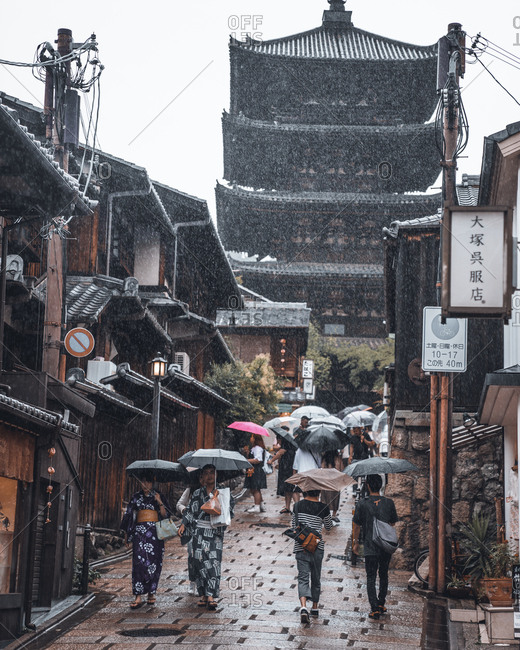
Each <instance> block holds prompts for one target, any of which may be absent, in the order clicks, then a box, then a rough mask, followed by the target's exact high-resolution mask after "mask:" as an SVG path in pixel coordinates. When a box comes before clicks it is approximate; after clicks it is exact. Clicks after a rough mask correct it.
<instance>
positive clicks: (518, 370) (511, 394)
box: [478, 365, 520, 427]
mask: <svg viewBox="0 0 520 650" xmlns="http://www.w3.org/2000/svg"><path fill="white" fill-rule="evenodd" d="M519 399H520V366H519V365H515V366H511V367H509V368H503V369H502V370H496V371H495V372H488V373H487V375H486V380H485V382H484V388H483V389H482V394H481V397H480V404H479V408H478V421H479V422H480V424H495V425H498V426H501V427H505V426H514V427H516V425H517V412H518V400H519Z"/></svg>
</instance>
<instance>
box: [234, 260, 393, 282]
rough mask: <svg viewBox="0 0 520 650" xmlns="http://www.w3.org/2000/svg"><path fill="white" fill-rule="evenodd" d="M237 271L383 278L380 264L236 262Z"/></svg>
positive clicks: (286, 274) (285, 274)
mask: <svg viewBox="0 0 520 650" xmlns="http://www.w3.org/2000/svg"><path fill="white" fill-rule="evenodd" d="M233 266H234V268H235V271H251V272H252V273H256V274H266V275H276V276H278V275H283V276H288V275H294V276H304V275H307V276H312V277H315V276H321V277H338V276H341V277H363V278H367V277H382V276H383V266H382V265H380V264H332V263H330V262H324V263H322V262H234V264H233Z"/></svg>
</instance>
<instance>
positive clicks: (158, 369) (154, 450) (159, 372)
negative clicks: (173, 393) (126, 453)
mask: <svg viewBox="0 0 520 650" xmlns="http://www.w3.org/2000/svg"><path fill="white" fill-rule="evenodd" d="M151 367H152V377H153V410H152V444H151V448H150V455H151V458H152V459H153V458H158V455H159V422H160V412H161V379H163V378H164V376H165V375H166V360H165V359H163V358H162V357H161V356H160V355H157V356H156V357H155V359H153V360H152V362H151Z"/></svg>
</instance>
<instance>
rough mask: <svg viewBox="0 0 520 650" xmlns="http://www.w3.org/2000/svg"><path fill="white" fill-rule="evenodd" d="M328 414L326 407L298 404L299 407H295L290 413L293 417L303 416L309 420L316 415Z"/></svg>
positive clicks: (323, 415) (316, 416) (324, 415)
mask: <svg viewBox="0 0 520 650" xmlns="http://www.w3.org/2000/svg"><path fill="white" fill-rule="evenodd" d="M329 415H330V413H329V412H328V411H327V410H326V409H324V408H322V407H321V406H314V405H310V406H300V408H297V409H296V410H295V411H293V412H292V413H291V417H293V418H299V419H301V418H302V417H303V416H305V417H307V418H309V419H310V420H312V419H313V418H318V417H327V416H329Z"/></svg>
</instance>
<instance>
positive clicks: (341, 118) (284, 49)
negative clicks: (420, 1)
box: [216, 0, 440, 338]
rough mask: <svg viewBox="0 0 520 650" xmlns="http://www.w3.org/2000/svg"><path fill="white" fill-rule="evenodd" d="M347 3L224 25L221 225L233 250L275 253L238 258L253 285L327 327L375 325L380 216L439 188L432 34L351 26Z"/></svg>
mask: <svg viewBox="0 0 520 650" xmlns="http://www.w3.org/2000/svg"><path fill="white" fill-rule="evenodd" d="M344 5H345V2H344V0H330V9H329V10H327V11H325V12H324V15H323V22H322V25H321V26H320V27H317V28H316V29H313V30H310V31H308V32H304V33H301V34H295V35H292V36H287V37H284V38H279V39H274V40H267V41H262V42H259V41H254V40H252V39H249V40H247V41H245V42H240V41H237V40H235V39H233V38H232V39H231V42H230V48H229V49H230V60H231V65H230V69H231V100H230V111H229V113H228V112H225V113H224V116H223V121H222V124H223V140H224V178H225V179H226V181H225V182H224V183H220V184H218V185H217V188H216V196H217V215H218V226H219V232H220V233H221V235H222V239H223V242H224V245H225V246H226V248H227V249H228V250H237V251H246V252H247V253H248V254H249V255H253V254H257V255H258V256H259V257H260V258H263V257H265V256H267V255H269V256H270V257H271V258H276V260H277V263H276V264H274V263H270V262H269V263H263V262H258V263H255V264H249V265H247V264H246V263H240V264H237V271H238V272H239V273H240V275H242V276H243V277H244V279H245V282H246V284H247V286H248V287H249V288H251V289H252V290H254V291H257V292H259V293H261V294H263V295H265V296H266V297H268V298H269V299H271V300H278V301H289V302H292V301H298V302H302V301H305V302H307V304H308V306H309V307H310V308H311V309H312V310H313V314H314V316H315V317H316V319H317V321H318V323H319V324H320V325H321V329H322V331H323V332H324V333H325V332H326V330H327V329H328V330H331V329H333V330H334V331H335V332H337V333H338V334H339V333H341V334H342V335H344V336H347V337H352V336H356V337H359V336H366V337H380V338H384V335H385V327H384V323H383V320H384V313H383V312H384V309H383V268H382V257H383V251H382V246H381V240H380V232H381V228H382V227H383V226H389V225H390V223H391V222H392V221H395V220H396V219H401V220H404V219H408V218H413V217H420V216H426V215H429V214H432V213H433V212H435V211H436V209H437V206H438V204H439V200H440V199H439V195H436V196H432V195H431V194H426V193H425V191H426V190H427V188H429V187H430V186H431V185H432V184H433V183H434V182H435V180H436V178H437V176H438V175H439V172H440V168H439V154H438V152H437V150H436V147H435V143H434V125H433V124H426V122H427V121H428V120H429V119H430V117H431V115H432V113H433V111H434V109H435V106H436V103H437V95H436V84H435V71H436V52H437V48H436V45H431V46H418V45H412V44H408V43H402V42H398V41H394V40H392V39H389V38H385V37H382V36H378V35H376V34H372V33H370V32H367V31H364V30H361V29H359V28H357V27H354V25H353V24H352V21H351V13H352V12H350V11H345V7H344ZM412 193H413V194H412ZM360 316H361V317H360ZM354 329H355V331H354Z"/></svg>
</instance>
